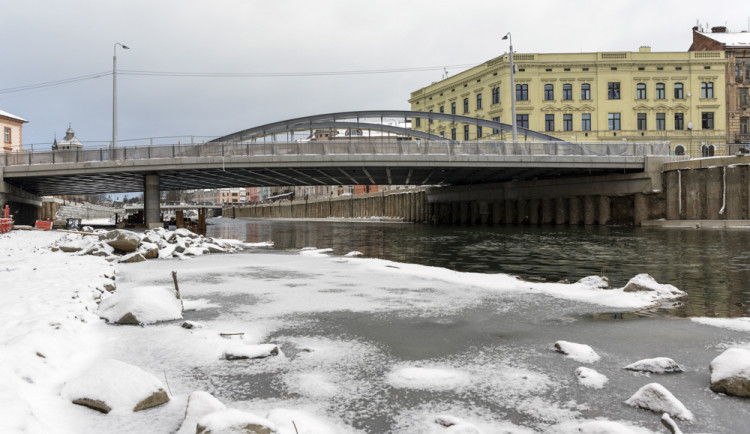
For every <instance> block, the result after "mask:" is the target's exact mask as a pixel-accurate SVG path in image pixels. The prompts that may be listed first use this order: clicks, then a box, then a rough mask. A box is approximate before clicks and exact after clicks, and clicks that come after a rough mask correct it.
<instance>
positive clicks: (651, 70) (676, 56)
mask: <svg viewBox="0 0 750 434" xmlns="http://www.w3.org/2000/svg"><path fill="white" fill-rule="evenodd" d="M513 60H514V63H515V65H516V71H517V72H516V73H515V89H511V83H510V59H509V57H508V55H503V56H500V57H497V58H494V59H492V60H489V61H487V62H485V63H483V64H481V65H478V66H475V67H473V68H471V69H469V70H467V71H464V72H461V73H459V74H457V75H455V76H453V77H449V78H447V79H444V80H441V81H439V82H436V83H433V84H431V85H429V86H427V87H424V88H422V89H419V90H417V91H415V92H412V94H411V98H410V99H409V103H410V104H411V109H412V110H415V111H426V112H437V113H446V114H456V115H463V116H472V117H477V118H481V119H486V120H495V121H499V122H502V123H506V124H511V123H512V122H511V96H512V95H515V98H516V122H517V125H518V126H519V127H523V128H528V129H531V130H536V131H543V132H546V133H547V134H550V135H552V136H555V137H558V138H560V139H563V140H569V141H632V142H638V141H668V142H670V144H671V149H672V151H673V152H674V153H676V154H686V155H690V156H692V157H698V156H701V155H706V156H707V155H723V154H725V153H726V145H725V143H726V115H725V110H724V107H725V104H726V100H725V93H724V91H723V89H724V87H725V85H726V80H725V73H724V70H725V67H726V63H727V60H726V58H725V55H724V52H722V51H703V52H651V49H650V48H649V47H641V49H640V50H639V51H638V52H598V53H561V54H525V53H524V54H520V53H519V54H514V55H513ZM511 92H513V93H511ZM412 127H413V128H415V129H418V130H421V131H425V132H429V133H432V134H437V135H440V136H442V137H446V138H448V139H453V140H484V139H489V140H510V139H511V137H510V133H508V132H504V131H501V130H490V131H487V128H486V127H485V128H481V127H476V126H471V125H468V124H460V123H456V122H450V121H438V120H433V121H429V120H424V119H419V120H415V121H414V125H412ZM519 140H525V138H524V137H523V134H522V133H519Z"/></svg>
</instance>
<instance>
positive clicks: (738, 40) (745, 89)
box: [690, 26, 750, 153]
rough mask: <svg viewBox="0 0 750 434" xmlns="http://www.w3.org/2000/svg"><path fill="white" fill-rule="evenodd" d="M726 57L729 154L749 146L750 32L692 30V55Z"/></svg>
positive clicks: (713, 29)
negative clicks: (719, 53)
mask: <svg viewBox="0 0 750 434" xmlns="http://www.w3.org/2000/svg"><path fill="white" fill-rule="evenodd" d="M715 50H722V51H724V52H725V53H726V58H727V63H726V68H725V80H726V88H725V93H726V112H727V113H726V130H727V143H728V144H729V149H730V153H734V152H736V151H738V150H739V147H740V146H742V147H745V145H748V144H750V32H746V31H745V32H729V31H727V28H726V27H724V26H719V27H712V28H711V31H710V32H704V31H703V29H701V28H699V27H697V26H696V27H693V43H692V45H691V46H690V51H697V52H702V51H715Z"/></svg>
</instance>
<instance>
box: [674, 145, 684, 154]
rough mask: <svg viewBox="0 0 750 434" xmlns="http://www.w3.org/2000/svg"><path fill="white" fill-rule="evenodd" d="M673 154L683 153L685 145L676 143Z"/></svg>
mask: <svg viewBox="0 0 750 434" xmlns="http://www.w3.org/2000/svg"><path fill="white" fill-rule="evenodd" d="M674 154H675V155H685V147H684V146H682V145H677V146H675V147H674Z"/></svg>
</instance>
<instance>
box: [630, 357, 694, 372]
mask: <svg viewBox="0 0 750 434" xmlns="http://www.w3.org/2000/svg"><path fill="white" fill-rule="evenodd" d="M623 369H627V370H629V371H638V372H651V373H652V374H664V373H671V372H682V371H683V370H682V368H681V367H680V365H678V364H677V363H675V361H674V360H672V359H670V358H668V357H655V358H653V359H643V360H639V361H637V362H635V363H631V364H629V365H628V366H625V367H624V368H623Z"/></svg>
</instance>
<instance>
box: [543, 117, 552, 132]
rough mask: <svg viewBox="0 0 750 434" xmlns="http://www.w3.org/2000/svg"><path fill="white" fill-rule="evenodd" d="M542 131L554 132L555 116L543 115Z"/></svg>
mask: <svg viewBox="0 0 750 434" xmlns="http://www.w3.org/2000/svg"><path fill="white" fill-rule="evenodd" d="M544 131H555V115H544Z"/></svg>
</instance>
